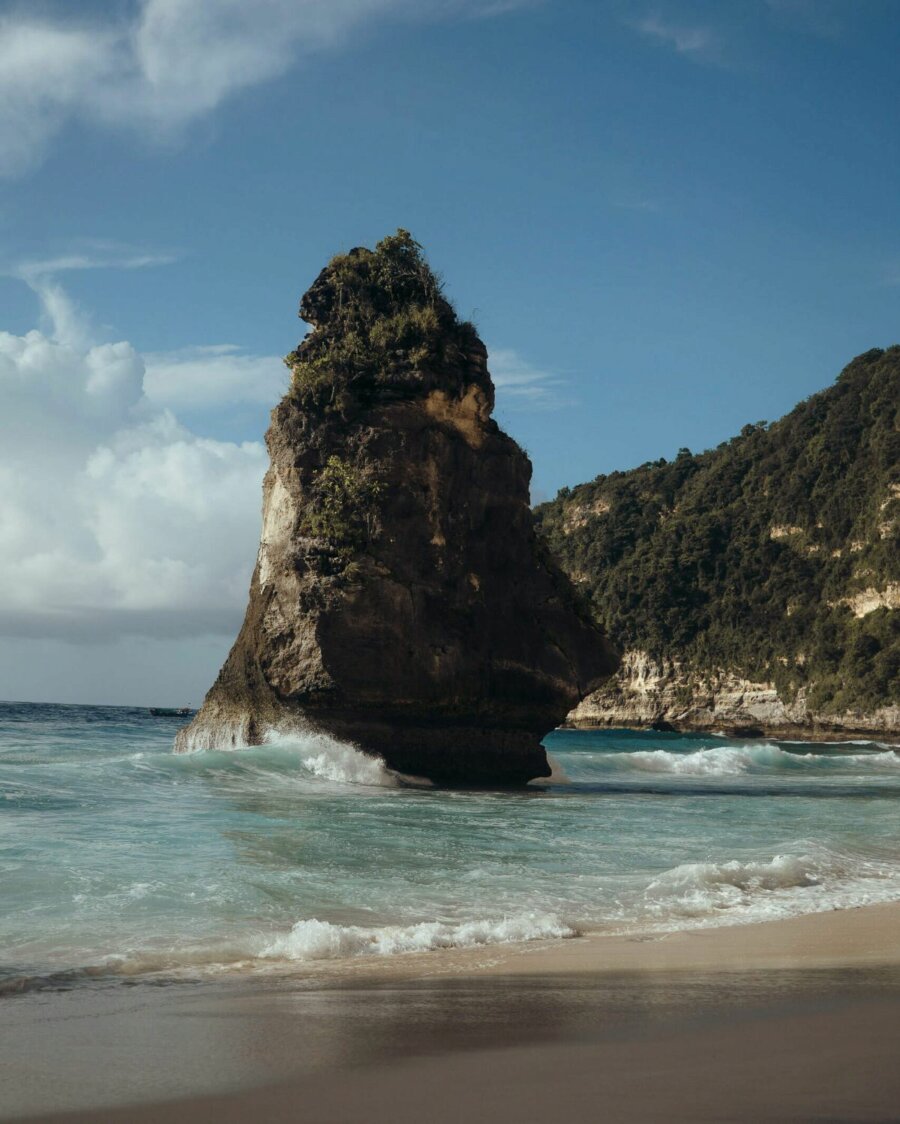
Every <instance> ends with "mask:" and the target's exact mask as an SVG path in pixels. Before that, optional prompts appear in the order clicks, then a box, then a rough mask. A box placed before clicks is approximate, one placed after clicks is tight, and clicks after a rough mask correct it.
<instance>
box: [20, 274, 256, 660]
mask: <svg viewBox="0 0 900 1124" xmlns="http://www.w3.org/2000/svg"><path fill="white" fill-rule="evenodd" d="M36 288H37V291H38V292H39V294H40V295H41V297H42V299H43V301H44V310H45V314H46V315H47V316H48V318H49V319H50V321H51V325H52V326H51V328H50V329H49V330H48V331H47V332H41V331H37V330H34V331H30V332H28V333H26V334H25V335H24V336H16V335H12V334H11V333H8V332H0V395H2V400H3V403H4V410H3V415H2V421H0V488H2V494H3V503H2V505H0V632H6V633H7V634H9V633H12V634H16V635H30V636H61V637H65V638H70V639H78V638H80V639H86V638H87V639H105V638H112V637H115V636H117V635H123V634H127V633H136V632H137V633H144V634H152V635H199V634H203V633H209V632H225V633H231V632H233V630H234V628H235V624H236V621H237V619H238V618H239V613H240V609H241V607H242V606H243V604H244V600H245V597H246V591H247V587H248V583H249V578H250V572H251V569H252V566H253V557H254V549H255V545H256V542H257V539H258V535H259V511H260V484H261V480H262V475H263V472H264V471H265V468H266V464H267V460H268V458H267V456H266V453H265V449H264V448H263V446H262V444H261V443H259V442H246V443H243V444H236V443H233V442H228V441H215V440H211V439H209V438H205V437H202V436H198V435H197V434H196V433H193V432H191V431H190V430H189V429H187V428H186V427H185V426H183V425H182V424H181V423H180V422H179V421H178V420H177V419H176V417H175V415H174V414H173V413H172V412H171V411H170V410H169V409H167V408H164V407H162V406H160V405H159V404H157V403H154V402H153V401H152V400H151V399H150V397H149V396H148V395H147V394H146V392H145V386H144V382H145V378H146V364H145V361H144V359H143V357H142V356H141V355H139V354H138V353H137V351H136V350H135V349H134V348H133V347H132V346H131V344H129V343H127V342H124V341H123V342H118V343H100V344H96V343H90V342H89V341H88V340H86V338H85V336H86V334H87V333H86V331H85V330H84V327H83V325H82V324H80V322H79V318H78V316H77V314H76V313H75V311H74V310H73V308H72V306H71V304H69V302H68V300H67V297H66V294H65V293H64V292H63V290H62V289H61V288H60V287H59V286H58V285H57V284H51V283H50V282H49V281H46V280H45V281H44V282H42V286H41V287H37V286H36ZM273 404H274V401H273Z"/></svg>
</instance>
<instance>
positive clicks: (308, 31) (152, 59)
mask: <svg viewBox="0 0 900 1124" xmlns="http://www.w3.org/2000/svg"><path fill="white" fill-rule="evenodd" d="M529 2H530V0H503V2H501V3H498V2H497V0H328V2H327V3H323V2H322V0H253V3H248V2H247V0H134V2H133V3H132V4H131V6H130V7H129V8H127V9H126V13H127V15H126V18H124V19H123V18H121V11H122V9H121V8H119V7H117V8H116V11H115V12H112V13H110V15H109V16H108V17H107V18H105V19H98V18H95V19H93V20H90V19H88V18H77V17H73V14H72V9H73V7H74V5H71V4H68V3H65V4H64V3H59V4H57V5H55V6H51V7H49V8H47V7H42V8H41V12H40V14H39V15H34V14H32V12H30V11H28V9H26V8H25V7H24V6H23V7H21V8H19V9H16V10H14V11H13V12H12V13H10V14H8V15H6V16H3V17H0V175H2V176H7V177H9V176H16V175H22V174H24V173H26V172H28V171H29V170H31V169H32V168H34V167H35V166H36V165H38V164H39V163H40V162H41V160H42V159H43V157H44V156H45V155H46V153H47V151H48V149H49V147H50V145H51V143H52V142H53V140H54V138H55V137H56V136H57V135H58V134H59V133H60V132H61V131H62V130H63V129H64V128H66V127H67V126H68V125H70V124H72V123H73V122H86V123H88V124H90V125H94V126H100V127H106V128H128V129H133V130H138V131H139V132H140V134H141V136H142V137H143V138H145V139H146V138H153V139H156V140H157V141H167V142H172V141H173V140H177V139H179V138H180V137H181V136H182V135H183V133H184V130H185V128H186V127H187V126H188V125H190V124H191V122H193V121H195V120H197V119H198V118H201V117H203V116H205V115H207V114H209V113H211V112H212V111H214V110H215V109H216V108H217V107H218V106H220V105H221V104H222V103H223V102H225V101H226V100H227V99H229V98H230V97H232V96H233V95H234V94H236V93H237V92H239V91H241V90H243V89H246V88H248V87H252V86H255V85H259V84H260V83H264V82H268V81H271V80H272V79H274V78H277V77H278V76H279V75H281V74H284V73H285V72H286V71H288V70H289V69H290V68H291V67H292V66H294V65H295V64H296V63H297V62H298V61H299V60H300V59H301V58H303V57H304V56H308V55H311V54H313V53H316V52H320V51H325V50H334V49H337V48H339V47H340V46H341V45H342V44H343V43H344V42H346V40H347V39H348V37H350V36H351V35H352V34H354V33H355V32H358V31H359V30H360V29H361V28H363V27H364V26H365V25H367V24H371V23H373V22H375V21H377V20H379V19H380V20H400V19H402V20H407V21H410V20H422V19H448V18H453V17H459V16H464V15H473V14H478V15H483V16H491V15H500V14H503V13H505V12H508V11H510V10H512V9H513V8H516V7H521V6H526V5H527V4H528V3H529Z"/></svg>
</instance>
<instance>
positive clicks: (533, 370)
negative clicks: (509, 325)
mask: <svg viewBox="0 0 900 1124" xmlns="http://www.w3.org/2000/svg"><path fill="white" fill-rule="evenodd" d="M488 366H489V367H490V371H491V377H492V378H493V380H494V386H496V388H497V400H498V404H499V405H500V406H501V407H503V408H505V409H507V410H555V409H559V408H561V407H562V406H568V405H570V404H571V400H570V399H569V398H568V396H567V395H566V394H565V391H564V387H565V382H564V380H563V379H561V378H560V377H559V376H558V375H554V374H551V373H550V372H549V371H542V370H540V369H539V368H537V367H533V366H532V365H531V364H530V363H528V362H527V361H526V360H525V359H523V358H522V357H521V355H519V354H518V352H516V351H513V349H512V348H509V347H492V348H491V349H490V353H489V357H488Z"/></svg>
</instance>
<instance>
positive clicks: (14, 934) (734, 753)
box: [0, 703, 900, 995]
mask: <svg viewBox="0 0 900 1124" xmlns="http://www.w3.org/2000/svg"><path fill="white" fill-rule="evenodd" d="M183 722H184V719H183V718H182V719H178V718H156V717H152V716H150V715H149V713H148V712H147V711H146V710H141V709H131V708H122V707H95V706H56V705H49V704H31V703H2V704H0V903H2V904H0V995H2V994H6V995H13V994H18V993H21V992H23V991H28V990H33V989H35V988H45V987H46V988H76V987H96V986H98V985H103V986H109V985H116V984H118V983H121V982H126V981H134V980H136V979H141V980H148V981H166V980H191V979H209V978H210V977H216V978H221V977H222V976H226V977H227V976H229V975H230V974H232V973H235V974H240V975H242V976H246V974H247V973H255V972H256V973H267V974H269V973H277V972H281V971H290V972H292V973H293V974H294V975H295V976H296V975H298V974H299V975H302V974H303V972H304V971H312V970H314V968H315V966H316V964H318V963H320V962H321V961H323V960H328V961H343V960H345V961H350V960H353V959H355V958H356V957H359V956H396V955H402V954H403V953H405V952H411V951H425V950H431V949H434V950H439V949H443V948H453V947H466V946H476V945H478V946H480V945H483V946H489V945H491V944H496V943H501V942H510V941H528V940H538V939H544V938H554V939H565V938H567V937H570V936H574V935H577V934H578V933H580V932H583V931H586V930H604V931H608V932H618V933H622V932H627V933H635V934H642V933H646V934H649V933H657V932H660V931H665V930H672V929H680V928H687V927H698V926H711V925H728V924H736V923H743V922H752V921H757V920H766V919H770V918H778V917H787V916H791V915H794V914H799V913H806V912H814V911H822V910H829V909H834V908H841V907H848V906H855V905H863V904H868V903H875V902H883V901H889V900H893V899H900V747H895V746H891V745H887V744H884V743H881V742H877V741H854V742H847V743H842V744H835V743H828V744H823V743H815V744H806V743H797V742H778V741H773V740H771V739H761V738H757V739H749V740H741V739H734V738H730V737H725V736H717V735H709V736H705V735H704V736H687V735H678V734H662V733H652V732H634V731H625V730H603V731H569V730H558V731H555V732H553V733H551V734H549V735H548V736H547V738H546V740H545V744H546V746H547V749H548V752H549V753H550V755H551V758H552V760H553V763H554V775H553V777H552V778H551V779H550V780H549V781H547V782H544V783H541V784H532V785H531V786H529V787H528V788H527V789H526V790H521V791H517V792H489V791H449V790H442V789H437V788H428V787H409V786H407V785H405V784H403V783H402V782H401V781H400V780H398V778H397V777H396V776H394V775H392V774H391V773H390V772H389V771H388V770H386V769H385V768H384V767H383V766H382V765H381V764H380V763H379V762H378V761H375V760H373V759H371V758H368V757H365V756H363V755H362V754H359V753H357V752H356V751H355V750H353V749H352V748H351V747H349V746H345V745H341V744H339V743H336V742H334V741H332V740H331V739H329V738H327V737H323V736H320V735H308V736H297V737H295V738H285V737H282V738H279V739H278V740H277V741H275V742H273V743H272V744H267V745H265V746H261V747H257V748H253V749H245V750H237V751H232V752H203V753H196V754H190V755H185V756H176V755H174V754H173V753H172V742H173V738H174V735H175V732H176V730H177V729H178V727H179V726H180V725H181V724H183Z"/></svg>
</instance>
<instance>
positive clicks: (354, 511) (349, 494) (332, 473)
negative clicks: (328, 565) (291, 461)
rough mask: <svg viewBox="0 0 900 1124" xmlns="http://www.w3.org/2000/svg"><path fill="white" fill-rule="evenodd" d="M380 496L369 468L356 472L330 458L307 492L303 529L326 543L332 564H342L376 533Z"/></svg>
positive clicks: (334, 457) (377, 485)
mask: <svg viewBox="0 0 900 1124" xmlns="http://www.w3.org/2000/svg"><path fill="white" fill-rule="evenodd" d="M380 492H381V486H380V484H379V483H378V481H377V479H376V478H375V475H374V473H373V471H372V469H371V467H366V468H358V467H356V466H355V465H353V464H351V463H350V462H349V461H346V460H344V459H342V458H341V457H338V456H331V457H329V458H328V461H327V463H326V464H325V466H324V468H322V469H321V471H320V472H318V473H317V474H316V477H315V481H314V483H313V485H312V487H311V488H310V499H309V503H308V504H307V507H306V509H305V511H304V527H303V529H304V531H305V532H306V533H308V534H310V535H312V536H314V537H315V538H319V539H322V540H324V541H326V542H327V543H328V544H329V546H330V548H331V551H332V553H333V555H334V557H335V560H336V561H338V562H339V563H341V564H346V563H347V562H348V561H349V559H350V557H351V555H352V554H353V552H354V550H357V549H359V548H360V547H361V546H363V545H364V544H365V543H366V542H368V541H369V540H370V539H372V538H374V536H375V535H376V533H377V531H378V507H377V500H378V496H379V493H380Z"/></svg>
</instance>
